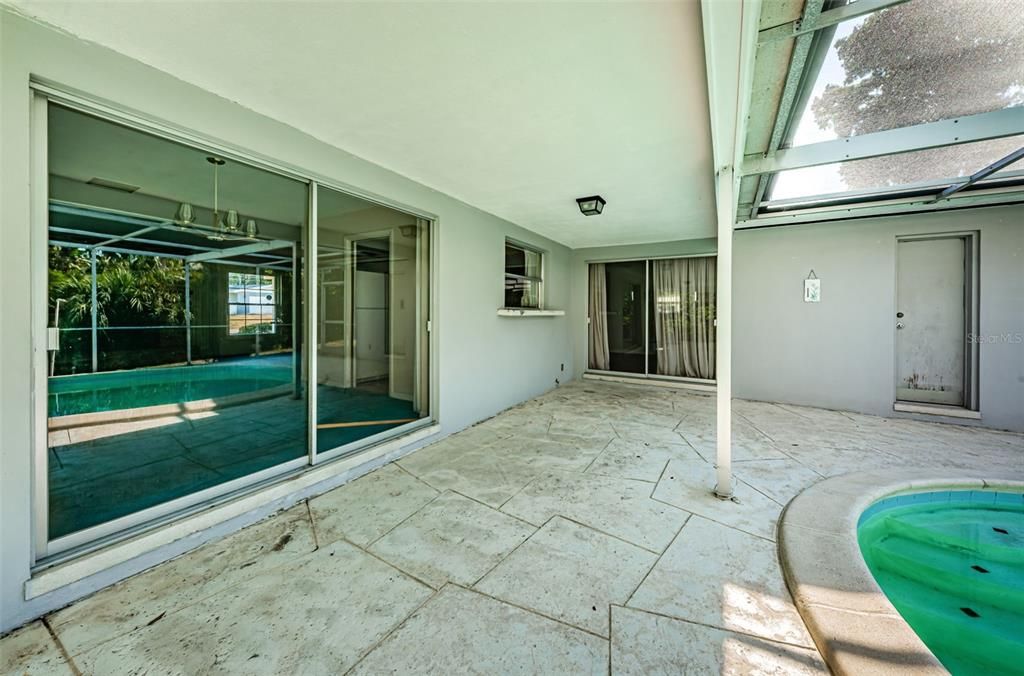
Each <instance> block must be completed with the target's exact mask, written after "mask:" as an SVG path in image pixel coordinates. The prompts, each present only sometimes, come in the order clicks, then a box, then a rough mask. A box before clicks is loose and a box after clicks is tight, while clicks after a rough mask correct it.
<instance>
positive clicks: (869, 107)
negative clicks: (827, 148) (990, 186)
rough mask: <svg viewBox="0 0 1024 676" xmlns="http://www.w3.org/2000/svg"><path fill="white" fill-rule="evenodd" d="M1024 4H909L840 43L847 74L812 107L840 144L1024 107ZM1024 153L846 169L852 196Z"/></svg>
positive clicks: (951, 153)
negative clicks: (874, 134) (843, 139)
mask: <svg viewBox="0 0 1024 676" xmlns="http://www.w3.org/2000/svg"><path fill="white" fill-rule="evenodd" d="M1022 17H1024V1H1022V0H911V1H910V2H906V3H903V4H900V5H896V6H895V7H891V8H889V9H886V10H883V11H880V12H875V13H874V14H871V15H869V16H868V17H867V19H865V20H864V21H863V23H861V24H860V25H859V26H858V27H857V28H855V29H854V30H853V32H852V33H851V34H850V35H849V36H847V37H845V38H842V39H840V40H837V41H836V49H837V52H838V56H839V59H840V61H841V62H842V65H843V68H844V69H845V72H846V75H845V79H844V81H843V82H842V84H829V85H828V86H826V88H825V90H824V92H823V93H822V94H821V96H819V97H818V98H816V99H815V100H814V102H813V104H812V111H813V114H814V119H815V122H816V123H817V124H818V126H819V127H820V128H822V129H827V128H829V127H831V128H832V129H833V130H834V131H835V132H836V134H837V135H838V136H840V137H846V136H855V135H859V134H867V133H871V132H876V131H882V130H886V129H895V128H899V127H907V126H911V125H915V124H922V123H926V122H935V121H938V120H944V119H951V118H954V117H960V116H964V115H972V114H975V113H981V112H987V111H991V110H997V109H1001V108H1005V107H1008V106H1015V105H1016V106H1019V105H1024V18H1022ZM1021 145H1022V142H1021V139H1020V138H1019V137H1018V138H1009V139H998V140H993V141H985V142H981V143H975V144H966V145H959V146H951V147H946V148H937V149H932V150H925V151H917V152H914V153H907V154H904V155H895V156H889V157H879V158H871V159H866V160H857V161H853V162H846V163H844V164H843V165H842V166H841V168H840V172H841V174H842V177H843V179H844V180H845V182H846V184H847V185H848V186H849V187H850V188H851V189H859V188H874V187H882V186H886V185H900V184H906V183H913V182H917V181H921V180H928V179H935V178H953V177H956V176H961V175H966V174H970V173H973V172H975V171H977V170H978V169H981V168H982V167H984V166H986V165H987V164H990V163H991V162H993V161H995V160H997V159H999V158H1001V157H1003V156H1004V155H1007V154H1009V153H1010V152H1012V151H1014V150H1016V149H1017V148H1018V147H1020V146H1021Z"/></svg>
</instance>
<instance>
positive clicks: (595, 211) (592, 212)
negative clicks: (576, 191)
mask: <svg viewBox="0 0 1024 676" xmlns="http://www.w3.org/2000/svg"><path fill="white" fill-rule="evenodd" d="M576 204H578V205H579V207H580V213H581V214H583V215H584V216H597V215H599V214H600V213H601V212H602V211H604V205H605V204H607V202H605V201H604V198H603V197H601V196H600V195H592V196H590V197H577V198H576Z"/></svg>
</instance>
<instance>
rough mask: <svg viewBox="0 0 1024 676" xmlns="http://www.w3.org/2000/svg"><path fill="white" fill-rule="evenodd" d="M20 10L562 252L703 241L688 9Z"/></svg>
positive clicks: (707, 187) (44, 5)
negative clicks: (585, 207) (597, 211)
mask: <svg viewBox="0 0 1024 676" xmlns="http://www.w3.org/2000/svg"><path fill="white" fill-rule="evenodd" d="M14 4H15V5H17V6H19V7H20V10H21V11H22V12H23V13H25V14H28V15H30V16H35V17H37V18H39V19H41V20H43V21H45V22H47V23H50V24H53V25H55V26H58V27H60V28H63V29H65V30H67V31H69V32H71V33H73V34H76V35H78V36H80V37H83V38H85V39H88V40H93V41H96V42H98V43H100V44H103V45H106V46H108V47H110V48H112V49H114V50H116V51H119V52H122V53H124V54H126V55H128V56H131V57H133V58H136V59H138V60H140V61H143V62H145V63H147V64H149V65H151V66H154V67H156V68H158V69H161V70H163V71H166V72H168V73H171V74H173V75H175V76H176V77H179V78H181V79H183V80H186V81H188V82H192V83H194V84H196V85H198V86H200V87H202V88H204V89H207V90H210V91H214V92H217V93H218V94H220V95H221V96H224V97H226V98H229V99H232V100H235V101H237V102H239V103H241V104H243V105H245V106H247V107H249V108H252V109H253V110H256V111H258V112H260V113H263V114H265V115H267V116H269V117H273V118H275V119H277V120H280V121H283V122H286V123H288V124H290V125H292V126H294V127H296V128H298V129H301V130H303V131H305V132H307V133H310V134H312V135H313V136H316V137H318V138H320V139H321V140H323V141H325V142H328V143H330V144H332V145H335V146H337V147H339V148H342V149H344V150H347V151H349V152H351V153H354V154H355V155H358V156H360V157H363V158H365V159H367V160H370V161H372V162H375V163H377V164H380V165H382V166H385V167H387V168H389V169H392V170H394V171H396V172H398V173H400V174H403V175H405V176H408V177H410V178H413V179H415V180H417V181H420V182H422V183H424V184H426V185H429V186H431V187H433V188H435V189H437V190H440V191H442V192H445V193H448V194H450V195H452V196H454V197H457V198H459V199H461V200H463V201H465V202H467V203H469V204H472V205H474V206H477V207H480V208H481V209H484V210H486V211H489V212H491V213H493V214H496V215H498V216H501V217H503V218H506V219H508V220H510V221H513V222H515V223H518V224H519V225H522V226H524V227H526V228H529V229H531V230H534V231H535V232H538V233H540V234H543V235H546V236H548V237H550V238H552V239H554V240H556V241H559V242H562V243H564V244H567V245H569V246H572V247H583V246H598V245H607V244H627V243H639V242H656V241H667V240H676V239H684V238H692V237H707V236H712V235H713V233H714V195H713V189H714V188H713V180H712V179H713V169H712V159H711V142H710V126H709V121H708V112H707V86H706V82H705V74H704V52H703V45H702V41H701V40H702V38H701V20H700V5H699V3H698V2H697V0H685V1H682V2H655V3H646V2H625V3H603V2H602V3H568V2H566V3H561V2H551V3H526V2H476V3H342V2H308V3H307V2H288V3H285V2H273V3H269V2H268V3H231V2H147V3H124V2H58V1H52V0H51V1H47V2H30V1H25V0H16V1H15V2H14ZM168 115H169V116H171V114H170V113H169V114H168ZM593 193H599V194H601V195H602V196H603V197H604V198H605V199H606V200H607V201H608V205H607V207H606V208H605V212H604V214H603V215H601V216H598V217H589V218H588V217H584V216H582V215H581V214H580V213H579V211H578V210H577V208H576V204H575V201H574V200H575V198H576V197H582V196H585V195H590V194H593Z"/></svg>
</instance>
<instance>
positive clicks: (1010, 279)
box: [570, 206, 1024, 462]
mask: <svg viewBox="0 0 1024 676" xmlns="http://www.w3.org/2000/svg"><path fill="white" fill-rule="evenodd" d="M961 231H977V232H978V233H979V237H980V240H979V244H980V259H981V260H980V298H981V300H980V331H979V334H980V335H981V336H984V337H986V341H985V342H983V343H981V344H980V345H979V381H980V382H979V388H978V389H979V392H978V396H979V404H980V409H981V414H982V419H981V421H979V422H971V421H962V420H950V421H951V422H959V423H961V424H981V425H984V426H987V427H994V428H997V429H1012V430H1020V431H1024V206H1011V207H990V208H985V209H976V210H970V211H950V212H945V213H933V214H916V215H907V216H899V217H887V218H871V219H863V220H856V221H842V222H833V223H825V224H815V225H800V226H790V227H782V228H765V229H760V230H738V231H737V232H736V235H735V240H734V261H733V268H734V279H733V313H734V314H733V395H734V396H735V397H740V398H747V399H759V400H766V401H777V402H784V403H792V404H805V405H808V406H821V407H825V408H834V409H844V410H849V411H859V412H863V413H870V414H874V415H882V416H894V415H901V417H915V416H904V415H903V414H896V413H894V411H893V403H894V392H895V359H896V355H895V347H894V335H893V333H894V330H895V329H894V321H895V319H894V318H895V314H896V307H895V302H896V239H897V237H899V236H902V235H915V234H924V233H943V232H961ZM715 250H716V244H715V240H713V239H712V240H684V241H680V242H663V243H658V244H649V245H636V246H624V247H601V248H595V249H577V250H574V251H573V252H572V272H571V275H572V289H573V296H572V312H571V317H572V322H571V324H570V331H571V335H572V341H573V363H574V365H575V373H576V374H577V375H579V374H581V373H583V372H584V371H585V370H586V366H587V330H586V317H587V263H588V262H599V261H610V260H628V259H635V258H643V257H648V256H649V257H663V256H683V255H694V254H702V253H708V254H713V253H714V252H715ZM811 269H813V270H814V271H815V274H816V275H817V276H818V277H819V278H820V279H821V280H822V282H821V283H822V300H821V302H820V303H804V302H803V280H804V279H805V278H806V277H807V275H808V273H809V272H810V271H811ZM988 337H992V339H991V340H989V339H988ZM922 419H929V420H934V419H935V418H934V417H932V416H929V417H927V418H922ZM1022 462H1024V459H1022Z"/></svg>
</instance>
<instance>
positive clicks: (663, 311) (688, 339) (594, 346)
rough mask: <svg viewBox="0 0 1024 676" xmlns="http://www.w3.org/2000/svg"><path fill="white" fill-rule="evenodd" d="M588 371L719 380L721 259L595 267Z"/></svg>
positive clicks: (592, 268) (591, 272) (592, 270)
mask: <svg viewBox="0 0 1024 676" xmlns="http://www.w3.org/2000/svg"><path fill="white" fill-rule="evenodd" d="M588 337H589V346H588V347H589V350H588V357H589V358H588V368H589V369H590V370H592V371H607V372H617V373H629V374H638V375H643V376H647V377H667V378H687V379H697V380H714V378H715V259H714V257H691V258H668V259H652V260H639V261H622V262H605V263H591V264H590V268H589V299H588Z"/></svg>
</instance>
